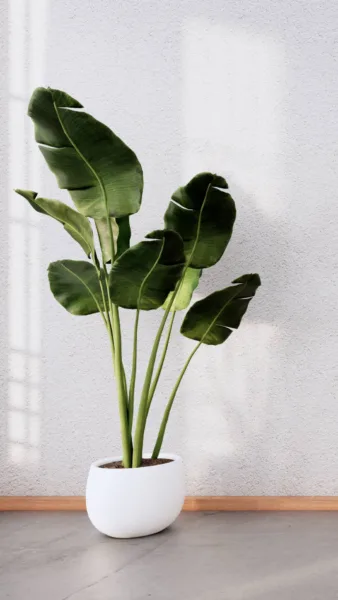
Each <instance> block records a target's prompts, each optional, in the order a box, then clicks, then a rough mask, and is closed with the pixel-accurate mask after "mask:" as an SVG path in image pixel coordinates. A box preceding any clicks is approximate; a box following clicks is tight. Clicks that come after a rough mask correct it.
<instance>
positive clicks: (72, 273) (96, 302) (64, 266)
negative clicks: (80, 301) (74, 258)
mask: <svg viewBox="0 0 338 600" xmlns="http://www.w3.org/2000/svg"><path fill="white" fill-rule="evenodd" d="M60 265H61V266H62V267H63V268H64V270H65V271H68V273H70V274H71V275H73V277H75V278H76V279H78V280H79V281H80V282H81V283H82V285H83V286H84V287H85V288H86V289H87V290H88V292H89V293H90V295H91V296H92V298H93V300H94V302H95V304H96V306H97V308H98V309H99V311H100V307H99V303H98V301H97V299H96V298H95V295H94V294H93V292H92V290H91V289H90V287H89V286H88V285H87V284H86V282H85V281H84V280H83V279H82V278H81V277H80V276H79V275H77V274H76V273H74V271H72V270H71V269H68V267H66V265H65V264H64V263H63V262H60Z"/></svg>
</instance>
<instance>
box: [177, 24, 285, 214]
mask: <svg viewBox="0 0 338 600" xmlns="http://www.w3.org/2000/svg"><path fill="white" fill-rule="evenodd" d="M283 63H284V57H283V51H282V49H281V47H280V46H279V45H278V43H277V42H276V41H275V40H273V39H271V38H269V37H266V36H264V35H257V34H256V33H253V32H250V30H247V31H243V30H242V29H240V28H237V27H235V26H232V25H231V24H228V25H227V26H226V27H225V26H224V25H221V24H220V25H212V24H210V23H208V22H207V21H206V20H203V19H200V20H196V21H192V22H189V23H187V24H186V25H185V27H184V30H183V94H182V102H183V123H182V127H183V132H184V138H185V146H184V150H183V162H182V168H183V177H184V179H189V178H190V177H191V176H193V175H194V174H195V173H197V172H199V171H205V170H211V171H213V172H219V173H220V174H223V175H225V176H226V177H228V178H229V180H230V183H231V184H233V183H237V184H238V185H239V186H240V187H241V188H242V190H243V191H244V192H246V193H248V194H250V195H254V197H255V201H256V204H257V207H258V208H260V209H261V210H263V211H264V212H265V213H266V215H267V216H271V217H273V216H274V215H275V213H276V212H278V210H280V208H281V206H282V199H281V198H278V196H277V194H276V190H275V187H274V181H275V180H276V175H277V174H278V173H279V157H278V152H279V143H280V136H281V131H282V127H283V123H282V117H281V112H280V109H279V106H280V100H281V94H282V88H283V79H284V66H283Z"/></svg>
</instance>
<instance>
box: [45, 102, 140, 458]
mask: <svg viewBox="0 0 338 600" xmlns="http://www.w3.org/2000/svg"><path fill="white" fill-rule="evenodd" d="M53 106H54V110H55V113H56V116H57V118H58V121H59V123H60V125H61V127H62V130H63V132H64V134H65V135H66V137H67V139H68V140H69V142H70V143H71V145H72V146H73V148H74V150H75V151H76V152H77V154H78V155H79V156H80V158H81V160H82V161H83V162H84V163H85V164H86V165H87V167H88V169H89V170H90V171H91V172H92V174H93V176H94V177H95V179H96V180H97V182H98V184H99V186H100V189H101V193H102V198H103V202H104V205H105V208H106V216H107V225H108V230H109V236H110V244H111V256H112V259H111V260H112V263H113V262H114V258H115V248H114V236H113V230H112V224H111V220H110V215H109V211H108V199H107V193H106V188H105V186H104V185H103V182H102V180H101V178H100V176H99V174H98V173H97V172H96V170H95V169H94V167H93V166H92V165H91V163H90V162H89V161H88V160H87V159H86V157H85V156H84V155H83V154H82V152H81V150H80V148H79V147H78V146H77V144H76V143H75V142H74V140H73V139H72V138H71V136H70V135H69V133H68V131H67V129H66V127H65V125H64V123H63V121H62V119H61V117H60V113H59V110H58V107H57V105H56V102H55V101H54V99H53ZM99 237H100V236H99ZM100 246H101V251H102V245H101V240H100ZM102 256H103V254H102ZM102 262H103V269H104V274H105V281H106V286H107V294H108V299H109V309H110V314H111V317H112V322H113V323H112V328H110V329H109V336H110V340H111V346H112V351H113V348H114V346H115V349H114V366H115V375H116V380H117V391H118V399H119V412H120V421H121V435H122V446H123V464H124V466H125V467H130V466H131V438H130V436H129V428H128V407H127V394H126V385H125V373H124V369H123V362H122V349H121V327H120V318H119V312H118V308H117V306H115V305H113V304H112V301H111V296H110V289H109V281H108V274H107V269H106V266H105V262H104V258H103V260H102ZM107 317H108V313H107Z"/></svg>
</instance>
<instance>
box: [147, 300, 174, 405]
mask: <svg viewBox="0 0 338 600" xmlns="http://www.w3.org/2000/svg"><path fill="white" fill-rule="evenodd" d="M175 315H176V311H173V314H172V317H171V321H170V324H169V329H168V333H167V337H166V340H165V343H164V347H163V352H162V356H161V359H160V362H159V365H158V368H157V371H156V374H155V377H154V379H153V382H152V384H151V387H150V391H149V396H148V407H147V414H148V412H149V409H150V405H151V402H152V399H153V397H154V394H155V391H156V388H157V384H158V380H159V378H160V375H161V372H162V369H163V365H164V361H165V357H166V355H167V351H168V346H169V341H170V336H171V332H172V328H173V324H174V319H175Z"/></svg>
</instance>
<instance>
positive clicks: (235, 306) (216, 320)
mask: <svg viewBox="0 0 338 600" xmlns="http://www.w3.org/2000/svg"><path fill="white" fill-rule="evenodd" d="M232 283H233V284H235V285H232V286H230V287H227V288H225V289H223V290H220V291H219V292H214V293H213V294H210V296H207V297H206V298H204V299H203V300H199V301H198V302H196V303H195V304H193V306H192V307H191V308H190V310H189V311H188V312H187V314H186V316H185V319H184V321H183V323H182V327H181V333H183V335H185V337H188V338H191V339H193V340H198V341H199V342H203V344H210V345H213V346H215V345H217V344H222V343H223V342H224V341H225V340H226V339H227V338H228V337H229V335H231V333H232V331H233V329H237V328H238V327H239V325H240V323H241V320H242V317H243V315H244V313H245V312H246V309H247V308H248V305H249V302H250V300H251V299H252V298H253V296H254V295H255V293H256V290H257V288H258V287H259V286H260V285H261V280H260V278H259V275H257V274H250V275H243V276H242V277H239V278H238V279H235V280H234V281H233V282H232Z"/></svg>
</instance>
